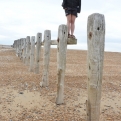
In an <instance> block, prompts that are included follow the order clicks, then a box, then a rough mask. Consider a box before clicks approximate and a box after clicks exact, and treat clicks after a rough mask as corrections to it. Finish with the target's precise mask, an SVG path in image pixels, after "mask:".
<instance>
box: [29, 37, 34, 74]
mask: <svg viewBox="0 0 121 121" xmlns="http://www.w3.org/2000/svg"><path fill="white" fill-rule="evenodd" d="M34 53H35V36H32V37H31V51H30V68H29V71H30V72H34V67H35V66H34V55H35V54H34Z"/></svg>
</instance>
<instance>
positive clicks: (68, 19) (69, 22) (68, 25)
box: [66, 14, 71, 34]
mask: <svg viewBox="0 0 121 121" xmlns="http://www.w3.org/2000/svg"><path fill="white" fill-rule="evenodd" d="M66 17H67V27H68V33H69V34H70V30H71V14H69V15H67V16H66Z"/></svg>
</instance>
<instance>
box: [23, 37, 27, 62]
mask: <svg viewBox="0 0 121 121" xmlns="http://www.w3.org/2000/svg"><path fill="white" fill-rule="evenodd" d="M25 59H26V39H25V38H24V39H23V63H25Z"/></svg>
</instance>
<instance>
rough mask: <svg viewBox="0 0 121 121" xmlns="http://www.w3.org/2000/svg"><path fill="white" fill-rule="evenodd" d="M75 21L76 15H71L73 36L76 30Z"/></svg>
mask: <svg viewBox="0 0 121 121" xmlns="http://www.w3.org/2000/svg"><path fill="white" fill-rule="evenodd" d="M75 19H76V16H75V15H71V35H73V34H74V30H75Z"/></svg>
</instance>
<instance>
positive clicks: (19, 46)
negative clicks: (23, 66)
mask: <svg viewBox="0 0 121 121" xmlns="http://www.w3.org/2000/svg"><path fill="white" fill-rule="evenodd" d="M20 42H21V41H20V39H18V57H20V53H21V50H20V48H21V43H20Z"/></svg>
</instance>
